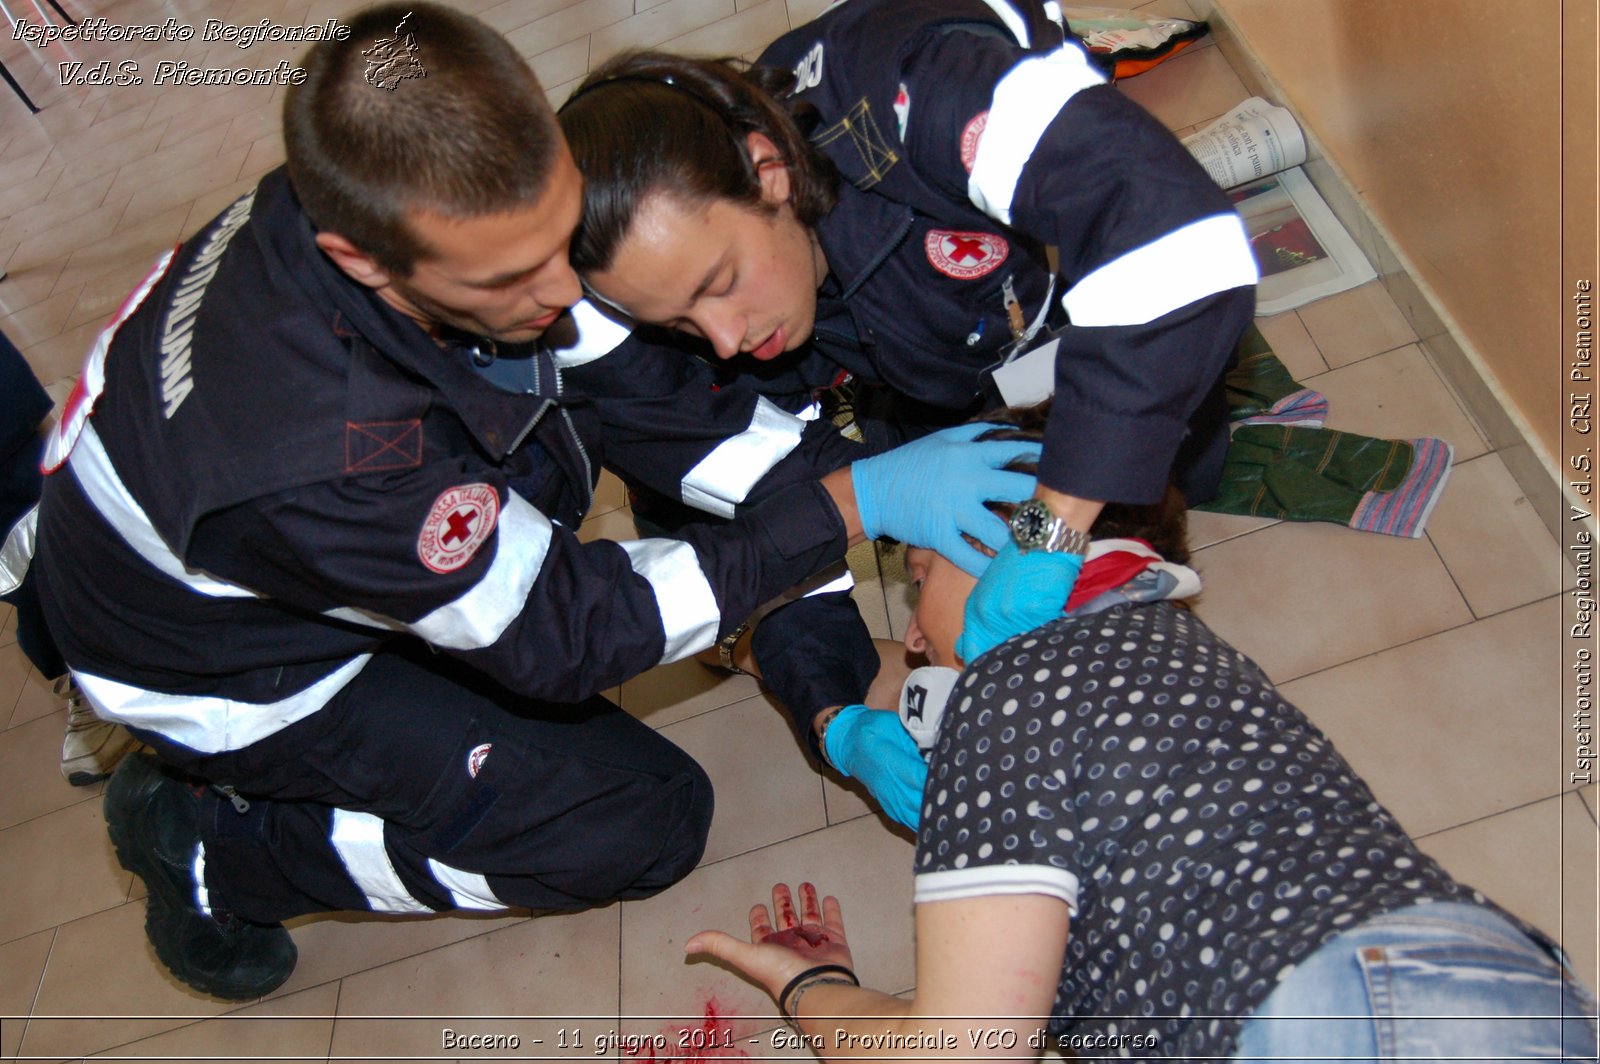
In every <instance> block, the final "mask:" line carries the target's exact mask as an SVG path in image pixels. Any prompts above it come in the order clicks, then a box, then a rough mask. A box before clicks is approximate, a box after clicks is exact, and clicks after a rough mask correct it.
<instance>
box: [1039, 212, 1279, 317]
mask: <svg viewBox="0 0 1600 1064" xmlns="http://www.w3.org/2000/svg"><path fill="white" fill-rule="evenodd" d="M1257 278H1258V273H1257V270H1256V259H1255V256H1254V255H1253V254H1251V252H1250V238H1249V237H1248V236H1246V235H1245V231H1244V222H1242V221H1240V219H1239V216H1238V215H1237V214H1234V213H1232V212H1229V213H1228V214H1218V215H1213V216H1212V217H1210V218H1202V219H1200V221H1198V222H1191V223H1190V224H1188V225H1186V226H1184V227H1183V228H1182V229H1175V230H1173V231H1172V232H1170V233H1168V234H1167V235H1166V236H1164V237H1161V238H1159V239H1157V240H1153V241H1151V242H1150V243H1148V244H1146V245H1144V246H1143V247H1139V248H1135V249H1134V250H1132V251H1130V252H1128V253H1127V254H1125V255H1123V256H1122V257H1120V258H1117V259H1113V260H1112V261H1111V262H1108V263H1106V264H1105V265H1104V266H1101V267H1100V268H1099V269H1097V270H1095V271H1094V272H1093V273H1091V274H1089V275H1088V276H1087V277H1085V278H1083V279H1082V280H1080V281H1079V282H1078V283H1077V284H1075V285H1073V286H1072V290H1071V291H1069V292H1068V293H1067V294H1066V295H1064V296H1062V297H1061V305H1062V306H1063V307H1066V308H1067V314H1068V315H1070V316H1071V318H1072V324H1074V325H1079V326H1097V325H1143V324H1144V323H1145V322H1147V321H1154V320H1155V319H1157V318H1159V317H1161V315H1163V314H1166V313H1168V312H1169V311H1174V310H1177V309H1178V308H1179V307H1183V306H1188V305H1189V304H1190V303H1193V302H1194V301H1195V300H1197V299H1201V298H1204V297H1205V296H1209V295H1214V294H1216V293H1217V292H1226V291H1227V290H1228V289H1230V288H1238V287H1240V286H1241V285H1251V284H1255V283H1256V280H1257Z"/></svg>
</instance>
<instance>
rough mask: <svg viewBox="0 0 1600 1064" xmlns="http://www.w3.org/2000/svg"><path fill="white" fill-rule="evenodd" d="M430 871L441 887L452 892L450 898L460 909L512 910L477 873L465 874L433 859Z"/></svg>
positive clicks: (483, 910) (429, 866) (429, 867)
mask: <svg viewBox="0 0 1600 1064" xmlns="http://www.w3.org/2000/svg"><path fill="white" fill-rule="evenodd" d="M428 871H429V872H432V873H433V878H434V879H435V880H437V881H438V883H439V885H440V886H441V887H444V888H445V889H446V890H448V891H449V892H450V897H451V898H453V899H455V903H456V908H458V909H477V910H479V911H480V912H498V911H499V910H501V909H508V908H510V906H508V905H507V904H506V903H505V902H503V901H501V900H500V899H499V898H497V897H495V896H494V891H492V890H490V889H489V881H488V879H486V878H484V877H483V876H481V875H479V874H478V873H476V872H463V871H462V870H461V869H459V868H451V867H450V866H449V865H444V864H440V863H439V862H438V861H435V860H434V859H433V858H432V857H430V858H428Z"/></svg>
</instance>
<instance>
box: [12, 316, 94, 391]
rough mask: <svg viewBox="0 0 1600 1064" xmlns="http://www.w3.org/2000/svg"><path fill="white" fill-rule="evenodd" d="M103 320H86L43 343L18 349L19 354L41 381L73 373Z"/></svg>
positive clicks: (80, 363)
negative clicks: (19, 350) (20, 353)
mask: <svg viewBox="0 0 1600 1064" xmlns="http://www.w3.org/2000/svg"><path fill="white" fill-rule="evenodd" d="M103 325H104V323H103V322H99V321H89V322H85V323H84V324H82V325H79V326H77V327H75V328H71V329H67V330H66V331H64V332H62V333H60V334H58V335H56V336H52V337H51V338H50V339H48V340H45V341H44V342H43V343H38V344H33V345H31V346H29V347H25V348H23V350H22V357H24V358H26V359H27V360H28V365H29V366H31V367H33V373H34V376H36V377H38V378H39V379H40V380H41V381H56V380H60V379H61V378H62V377H70V376H74V375H76V374H77V373H78V372H79V371H80V370H81V369H82V368H83V360H84V358H85V357H86V356H87V355H88V354H89V347H90V345H92V344H93V343H94V339H95V337H96V336H98V335H99V334H100V330H101V328H102V327H103Z"/></svg>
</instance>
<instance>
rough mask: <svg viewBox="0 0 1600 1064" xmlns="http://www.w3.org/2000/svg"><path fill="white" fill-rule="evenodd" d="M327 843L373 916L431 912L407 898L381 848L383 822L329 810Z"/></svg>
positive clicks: (371, 816) (373, 817)
mask: <svg viewBox="0 0 1600 1064" xmlns="http://www.w3.org/2000/svg"><path fill="white" fill-rule="evenodd" d="M328 841H329V842H331V843H333V848H334V849H335V850H337V851H339V860H341V861H343V862H344V870H345V872H346V873H348V874H349V876H350V879H351V880H352V881H353V882H354V883H355V885H356V886H357V887H358V888H359V889H360V891H361V893H363V894H365V895H366V896H367V905H368V906H370V907H371V909H372V911H373V912H375V913H426V912H432V911H433V910H432V909H430V908H428V907H427V906H426V905H424V904H422V903H421V902H420V901H418V900H417V899H416V898H413V897H412V896H411V892H410V891H408V890H406V885H405V884H404V883H402V882H401V881H400V873H398V872H396V871H395V870H394V862H392V861H390V860H389V851H388V850H386V849H384V847H383V821H382V820H380V819H379V818H377V817H375V816H373V815H372V814H371V813H357V812H352V811H351V810H348V809H335V810H334V811H333V828H332V830H331V831H329V832H328Z"/></svg>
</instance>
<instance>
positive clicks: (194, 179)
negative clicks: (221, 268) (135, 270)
mask: <svg viewBox="0 0 1600 1064" xmlns="http://www.w3.org/2000/svg"><path fill="white" fill-rule="evenodd" d="M270 136H272V137H276V136H277V134H276V133H273V134H270ZM250 150H251V149H250V146H249V145H243V144H241V145H240V146H238V147H236V148H230V149H227V150H226V151H223V152H221V153H220V154H218V155H217V156H216V157H215V158H213V159H210V160H208V161H207V162H206V164H205V165H204V166H197V167H195V168H194V169H192V170H189V171H188V172H186V173H183V174H179V175H174V176H173V177H172V178H171V179H170V180H167V181H161V182H159V183H155V184H150V185H147V186H145V187H144V188H141V189H140V190H139V191H137V192H135V193H134V194H133V197H132V198H131V199H130V200H129V201H128V207H127V209H126V210H125V211H124V212H123V215H122V219H121V222H120V227H127V226H130V225H135V224H140V223H142V222H143V221H144V220H145V219H148V218H155V217H156V216H158V215H159V216H161V217H163V218H165V217H166V215H167V214H168V213H171V212H172V211H174V210H176V211H177V212H178V224H177V225H176V226H175V227H174V229H175V230H176V231H178V233H179V235H183V234H182V232H181V230H182V227H183V221H184V219H185V218H186V217H188V214H189V207H190V205H191V204H192V203H193V201H194V199H195V198H196V197H197V196H203V195H206V194H208V193H211V192H215V191H216V190H217V189H219V188H223V187H226V186H229V185H231V184H232V183H233V181H234V179H235V178H236V176H237V175H238V174H239V172H240V170H241V168H242V167H243V165H244V163H245V160H246V156H248V155H249V154H250ZM118 235H119V236H120V235H121V232H120V229H119V233H118ZM176 239H177V237H176V236H174V237H173V241H171V242H175V241H176ZM169 243H170V242H169Z"/></svg>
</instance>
